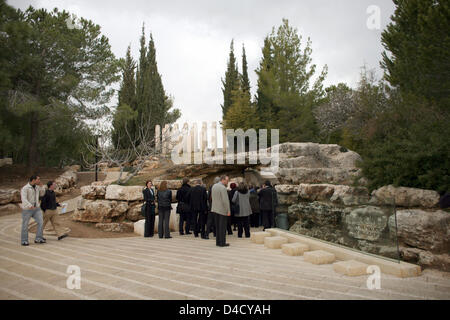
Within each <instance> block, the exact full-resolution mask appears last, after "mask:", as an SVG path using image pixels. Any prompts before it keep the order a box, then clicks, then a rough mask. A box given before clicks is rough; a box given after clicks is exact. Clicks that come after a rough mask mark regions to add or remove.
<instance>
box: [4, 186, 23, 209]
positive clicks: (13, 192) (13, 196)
mask: <svg viewBox="0 0 450 320" xmlns="http://www.w3.org/2000/svg"><path fill="white" fill-rule="evenodd" d="M19 202H21V198H20V190H17V189H0V205H2V204H8V203H19Z"/></svg>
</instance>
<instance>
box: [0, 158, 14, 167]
mask: <svg viewBox="0 0 450 320" xmlns="http://www.w3.org/2000/svg"><path fill="white" fill-rule="evenodd" d="M12 164H13V159H12V158H3V159H0V167H3V166H11V165H12Z"/></svg>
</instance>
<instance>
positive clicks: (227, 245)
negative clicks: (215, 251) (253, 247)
mask: <svg viewBox="0 0 450 320" xmlns="http://www.w3.org/2000/svg"><path fill="white" fill-rule="evenodd" d="M229 246H230V244H229V243H225V244H224V245H221V246H219V247H229Z"/></svg>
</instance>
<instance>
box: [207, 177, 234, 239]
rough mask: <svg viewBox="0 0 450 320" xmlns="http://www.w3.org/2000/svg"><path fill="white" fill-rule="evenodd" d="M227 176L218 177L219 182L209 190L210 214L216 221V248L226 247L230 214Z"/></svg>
mask: <svg viewBox="0 0 450 320" xmlns="http://www.w3.org/2000/svg"><path fill="white" fill-rule="evenodd" d="M228 180H229V179H228V176H222V177H220V182H218V183H216V184H215V185H213V187H212V189H211V200H212V204H211V212H214V213H215V219H216V246H218V247H227V246H229V245H230V244H228V243H226V231H227V217H229V216H230V215H231V214H230V201H229V199H228V192H227V187H226V186H227V185H228Z"/></svg>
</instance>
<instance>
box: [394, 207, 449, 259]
mask: <svg viewBox="0 0 450 320" xmlns="http://www.w3.org/2000/svg"><path fill="white" fill-rule="evenodd" d="M396 215H397V235H398V240H399V242H401V243H404V244H406V245H408V246H411V247H415V248H419V249H423V250H429V251H432V252H437V253H448V252H450V213H448V212H445V211H443V210H436V211H424V210H420V209H406V210H397V212H396ZM389 229H390V231H391V234H393V235H395V216H391V217H390V218H389Z"/></svg>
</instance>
